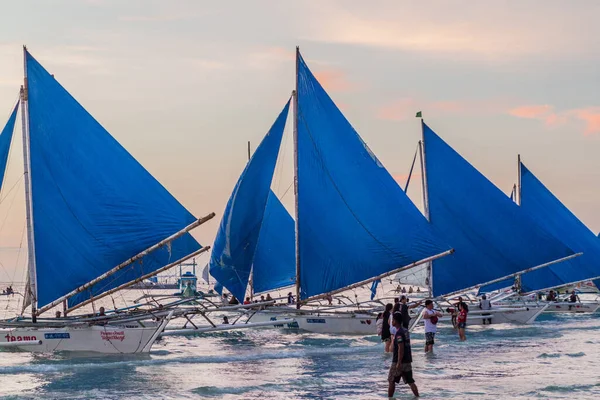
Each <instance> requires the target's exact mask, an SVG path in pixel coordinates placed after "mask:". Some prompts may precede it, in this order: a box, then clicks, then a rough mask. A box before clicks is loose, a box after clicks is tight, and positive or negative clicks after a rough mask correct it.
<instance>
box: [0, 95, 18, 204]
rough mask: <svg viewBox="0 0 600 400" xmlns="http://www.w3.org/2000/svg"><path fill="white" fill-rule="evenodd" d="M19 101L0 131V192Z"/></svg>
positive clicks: (0, 191)
mask: <svg viewBox="0 0 600 400" xmlns="http://www.w3.org/2000/svg"><path fill="white" fill-rule="evenodd" d="M18 109H19V103H17V105H16V106H15V108H14V110H13V112H12V113H11V114H10V117H9V118H8V122H6V125H5V126H4V129H2V132H0V193H2V183H3V182H4V174H5V173H6V164H7V163H8V153H9V152H10V143H11V142H12V137H13V131H14V130H15V121H16V120H17V110H18Z"/></svg>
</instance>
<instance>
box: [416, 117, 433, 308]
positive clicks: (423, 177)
mask: <svg viewBox="0 0 600 400" xmlns="http://www.w3.org/2000/svg"><path fill="white" fill-rule="evenodd" d="M419 149H420V150H421V182H422V185H423V213H424V214H425V218H427V221H431V217H430V216H429V187H428V186H427V168H426V166H425V165H426V164H425V125H424V122H423V118H421V141H420V142H419ZM427 290H428V291H429V295H430V296H432V297H433V268H432V263H431V262H429V263H427Z"/></svg>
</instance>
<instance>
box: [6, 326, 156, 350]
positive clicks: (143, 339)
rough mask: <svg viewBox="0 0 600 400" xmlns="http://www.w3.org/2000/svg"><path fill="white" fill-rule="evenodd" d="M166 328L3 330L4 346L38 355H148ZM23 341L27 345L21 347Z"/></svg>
mask: <svg viewBox="0 0 600 400" xmlns="http://www.w3.org/2000/svg"><path fill="white" fill-rule="evenodd" d="M162 329H164V325H163V324H160V326H157V325H156V324H153V326H150V327H131V326H111V325H106V326H98V325H93V326H85V325H84V326H67V327H64V328H33V327H26V328H3V329H0V347H2V348H13V349H17V350H21V351H29V352H36V353H51V352H55V351H77V352H96V353H114V354H133V353H147V352H149V351H150V348H151V347H152V344H154V342H155V341H156V339H157V337H158V333H160V332H161V331H162ZM19 342H25V343H24V344H23V345H19Z"/></svg>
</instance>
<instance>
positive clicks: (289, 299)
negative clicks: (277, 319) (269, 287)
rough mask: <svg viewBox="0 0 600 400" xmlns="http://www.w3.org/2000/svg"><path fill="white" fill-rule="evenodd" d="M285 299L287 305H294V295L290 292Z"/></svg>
mask: <svg viewBox="0 0 600 400" xmlns="http://www.w3.org/2000/svg"><path fill="white" fill-rule="evenodd" d="M287 298H288V299H287V302H288V304H294V295H293V294H292V292H289V293H288V295H287Z"/></svg>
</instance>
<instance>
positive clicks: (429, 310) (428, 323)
mask: <svg viewBox="0 0 600 400" xmlns="http://www.w3.org/2000/svg"><path fill="white" fill-rule="evenodd" d="M441 316H442V313H441V312H439V311H436V310H434V309H433V301H432V300H429V299H428V300H425V309H424V310H423V321H424V322H425V353H429V352H431V351H433V345H434V344H435V333H436V332H437V323H438V319H439V318H440V317H441Z"/></svg>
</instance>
